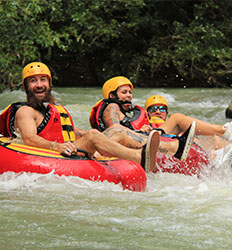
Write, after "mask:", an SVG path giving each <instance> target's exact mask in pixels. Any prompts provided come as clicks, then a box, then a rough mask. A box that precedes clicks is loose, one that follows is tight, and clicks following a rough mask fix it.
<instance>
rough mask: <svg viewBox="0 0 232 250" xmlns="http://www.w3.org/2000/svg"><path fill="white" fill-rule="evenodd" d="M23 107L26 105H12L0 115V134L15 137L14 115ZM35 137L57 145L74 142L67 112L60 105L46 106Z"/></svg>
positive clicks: (71, 123) (72, 126) (22, 103)
mask: <svg viewBox="0 0 232 250" xmlns="http://www.w3.org/2000/svg"><path fill="white" fill-rule="evenodd" d="M24 105H27V103H25V102H17V103H13V104H11V105H9V106H8V107H7V108H6V109H5V110H4V111H3V112H2V113H1V114H0V134H2V135H4V136H6V137H14V138H16V137H17V135H16V133H15V127H14V121H15V115H16V112H17V110H18V109H19V108H20V107H22V106H24ZM37 135H39V136H41V137H43V138H44V139H46V140H49V141H56V142H59V143H63V142H67V141H75V132H74V124H73V121H72V118H71V116H70V114H69V113H68V111H67V110H66V109H65V108H64V107H63V106H62V105H52V104H48V106H47V109H46V113H45V115H44V119H43V121H42V123H41V124H40V125H39V126H38V127H37Z"/></svg>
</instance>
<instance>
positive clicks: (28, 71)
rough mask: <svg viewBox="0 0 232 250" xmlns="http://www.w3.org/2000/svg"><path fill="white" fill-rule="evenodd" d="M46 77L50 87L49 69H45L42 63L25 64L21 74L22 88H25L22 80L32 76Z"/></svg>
mask: <svg viewBox="0 0 232 250" xmlns="http://www.w3.org/2000/svg"><path fill="white" fill-rule="evenodd" d="M40 74H42V75H47V76H48V78H49V83H50V86H52V76H51V72H50V70H49V68H48V67H47V65H45V64H44V63H41V62H32V63H29V64H27V65H26V66H25V67H24V69H23V72H22V83H23V88H25V86H24V80H25V79H26V78H27V77H29V76H34V75H40Z"/></svg>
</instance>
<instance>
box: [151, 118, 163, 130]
mask: <svg viewBox="0 0 232 250" xmlns="http://www.w3.org/2000/svg"><path fill="white" fill-rule="evenodd" d="M149 122H150V124H151V126H152V127H153V128H158V127H159V126H161V125H162V124H163V123H164V122H165V121H164V120H163V119H161V118H159V117H157V116H153V117H151V118H150V119H149Z"/></svg>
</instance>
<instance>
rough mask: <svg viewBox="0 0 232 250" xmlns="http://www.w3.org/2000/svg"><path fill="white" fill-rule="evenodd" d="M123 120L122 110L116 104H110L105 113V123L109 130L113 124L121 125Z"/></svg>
mask: <svg viewBox="0 0 232 250" xmlns="http://www.w3.org/2000/svg"><path fill="white" fill-rule="evenodd" d="M121 116H122V117H121ZM122 118H123V115H121V111H120V108H119V106H118V104H116V103H110V104H109V105H108V106H107V107H106V109H105V110H104V112H103V121H104V123H105V125H106V127H107V128H109V127H111V126H112V125H113V124H120V120H121V119H122Z"/></svg>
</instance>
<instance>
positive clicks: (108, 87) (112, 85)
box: [102, 76, 134, 99]
mask: <svg viewBox="0 0 232 250" xmlns="http://www.w3.org/2000/svg"><path fill="white" fill-rule="evenodd" d="M122 85H130V86H131V90H133V88H134V86H133V84H132V83H131V81H130V80H129V79H128V78H126V77H124V76H116V77H113V78H110V79H109V80H108V81H106V82H105V83H104V85H103V87H102V95H103V98H104V99H108V98H109V94H110V92H112V91H115V90H116V89H117V88H118V87H120V86H122Z"/></svg>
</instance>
